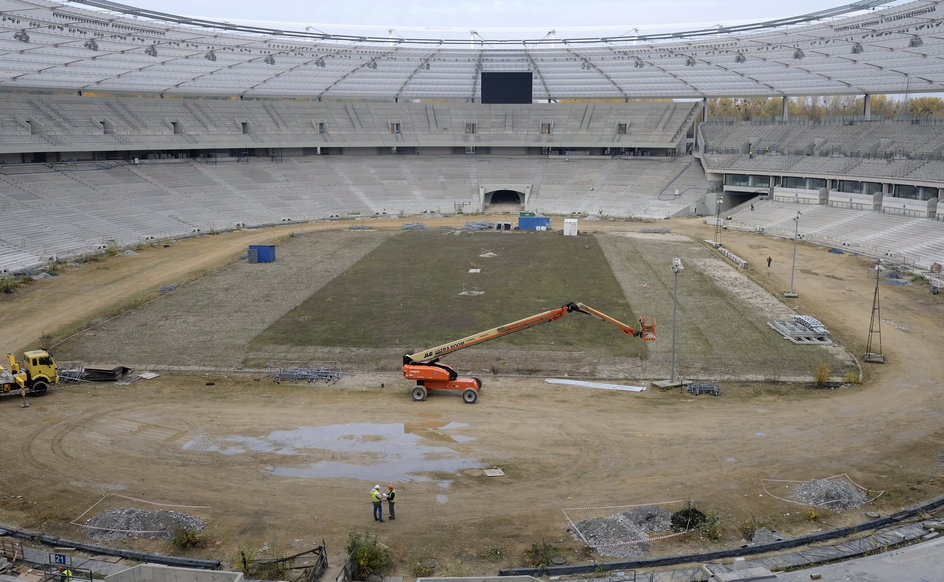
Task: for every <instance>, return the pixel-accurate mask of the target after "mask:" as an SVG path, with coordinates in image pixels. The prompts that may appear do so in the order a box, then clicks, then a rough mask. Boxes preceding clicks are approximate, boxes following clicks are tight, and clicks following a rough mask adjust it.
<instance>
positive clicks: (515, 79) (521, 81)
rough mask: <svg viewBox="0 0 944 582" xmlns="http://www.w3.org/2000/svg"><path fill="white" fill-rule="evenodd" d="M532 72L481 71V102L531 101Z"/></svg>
mask: <svg viewBox="0 0 944 582" xmlns="http://www.w3.org/2000/svg"><path fill="white" fill-rule="evenodd" d="M532 77H533V73H531V71H527V72H524V73H521V72H514V73H495V72H492V73H488V72H485V71H483V72H482V103H531V84H532V83H533V78H532Z"/></svg>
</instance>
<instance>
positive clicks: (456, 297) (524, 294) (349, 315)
mask: <svg viewBox="0 0 944 582" xmlns="http://www.w3.org/2000/svg"><path fill="white" fill-rule="evenodd" d="M483 255H485V256H483ZM491 255H494V256H491ZM470 269H481V272H479V273H470V272H469V271H470ZM463 291H465V292H467V293H469V292H471V293H475V292H482V294H480V295H475V294H471V295H463V294H462V293H463ZM569 301H580V302H583V303H586V304H587V305H590V306H592V307H594V308H596V309H599V310H600V311H603V312H604V313H607V314H609V315H611V316H613V317H615V318H617V319H619V320H621V321H623V322H624V323H627V324H629V325H631V326H633V327H636V326H637V325H638V316H639V315H645V314H642V313H639V314H637V313H634V312H633V309H632V306H631V305H629V303H628V302H627V300H626V298H625V297H624V294H623V291H622V289H621V288H620V285H619V283H618V282H617V281H616V278H615V277H614V275H613V272H612V271H611V269H610V266H609V264H608V263H607V260H606V258H605V256H604V254H603V252H602V250H601V249H600V246H599V245H598V243H597V240H596V238H595V237H579V238H571V237H566V238H565V237H562V236H560V234H555V233H544V232H534V233H527V232H514V233H498V232H465V231H455V232H453V231H406V232H403V233H400V234H398V235H397V236H394V237H392V238H391V239H390V240H388V241H386V242H385V243H383V244H381V245H380V246H379V247H378V248H377V249H375V250H374V251H373V252H371V253H369V254H368V255H366V256H365V257H363V258H362V259H361V260H360V261H358V262H357V263H356V264H355V265H354V266H353V267H352V268H351V269H349V270H347V271H346V272H345V273H343V274H342V275H341V276H339V277H337V278H335V279H334V280H332V281H331V282H330V283H329V284H327V285H326V286H325V287H323V288H322V289H321V290H320V291H318V292H317V293H315V294H313V295H312V296H311V297H309V298H308V299H307V300H306V301H304V302H303V303H302V304H301V305H299V306H298V307H296V308H295V309H292V310H291V311H289V312H288V313H287V314H286V315H285V316H284V317H282V318H281V319H279V320H278V321H276V322H275V323H273V324H272V325H271V326H269V327H268V329H266V330H265V331H264V332H263V333H262V334H260V335H259V336H257V337H256V338H255V339H254V340H253V344H254V345H266V344H269V345H272V344H275V345H286V346H292V345H295V346H310V345H315V346H345V347H383V348H390V347H399V348H401V349H402V350H403V351H404V352H410V351H413V350H414V349H421V348H426V347H431V346H435V345H439V344H442V343H445V342H447V341H450V340H453V339H458V338H462V337H465V336H467V335H471V334H473V333H477V332H479V331H483V330H486V329H489V328H492V327H496V326H498V325H501V324H504V323H508V322H511V321H514V320H517V319H520V318H523V317H527V316H529V315H532V314H535V313H539V312H541V311H545V310H548V309H553V308H556V307H560V306H561V305H563V304H565V303H567V302H569ZM487 345H489V346H495V347H498V346H500V345H507V346H514V347H515V348H516V349H542V348H543V349H554V350H565V351H566V350H593V351H594V352H596V353H598V354H603V355H612V356H625V357H636V358H645V357H646V356H647V354H648V352H647V350H646V347H645V345H644V342H641V341H639V340H638V339H636V338H631V337H629V336H626V335H624V334H623V333H622V332H620V330H619V329H618V328H617V327H616V326H615V325H612V324H610V323H606V322H603V321H600V320H598V319H596V318H594V317H590V316H587V315H583V314H580V313H572V314H568V315H566V316H565V317H564V318H562V319H560V320H558V321H555V322H552V323H549V324H546V325H541V326H536V327H534V328H531V329H529V330H527V331H524V332H521V333H517V334H513V335H509V336H506V337H504V338H501V339H498V340H494V341H492V342H490V343H489V344H487ZM251 347H252V346H250V348H251Z"/></svg>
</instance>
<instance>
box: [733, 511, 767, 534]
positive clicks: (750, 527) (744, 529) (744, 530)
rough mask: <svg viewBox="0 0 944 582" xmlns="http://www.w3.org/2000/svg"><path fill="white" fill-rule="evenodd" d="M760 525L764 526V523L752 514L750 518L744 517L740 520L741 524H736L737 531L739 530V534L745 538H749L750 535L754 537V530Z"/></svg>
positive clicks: (760, 526)
mask: <svg viewBox="0 0 944 582" xmlns="http://www.w3.org/2000/svg"><path fill="white" fill-rule="evenodd" d="M762 527H766V526H765V525H764V522H762V521H760V520H758V519H757V518H756V517H754V516H753V515H752V516H751V518H750V519H745V520H744V521H742V522H741V525H740V526H738V531H740V532H741V535H742V536H743V537H744V538H745V539H748V540H749V539H751V538H752V537H754V532H756V531H757V530H759V529H760V528H762Z"/></svg>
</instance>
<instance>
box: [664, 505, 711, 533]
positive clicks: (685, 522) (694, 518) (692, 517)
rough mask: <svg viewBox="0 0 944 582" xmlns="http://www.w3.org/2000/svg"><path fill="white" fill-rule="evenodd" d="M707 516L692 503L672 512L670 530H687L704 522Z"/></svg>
mask: <svg viewBox="0 0 944 582" xmlns="http://www.w3.org/2000/svg"><path fill="white" fill-rule="evenodd" d="M707 520H708V518H707V517H706V516H705V514H704V513H702V512H701V511H699V510H698V508H697V507H695V506H694V505H689V506H688V507H686V508H685V509H680V510H679V511H676V512H675V513H673V514H672V531H688V530H692V529H696V528H698V527H700V526H701V525H702V524H704V523H705V522H706V521H707Z"/></svg>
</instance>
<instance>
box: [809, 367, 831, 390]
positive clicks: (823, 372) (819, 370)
mask: <svg viewBox="0 0 944 582" xmlns="http://www.w3.org/2000/svg"><path fill="white" fill-rule="evenodd" d="M829 373H830V370H829V364H827V363H826V362H817V363H816V367H815V368H814V369H813V383H814V384H816V385H817V386H818V387H820V388H822V387H823V386H825V385H826V383H827V382H829Z"/></svg>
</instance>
